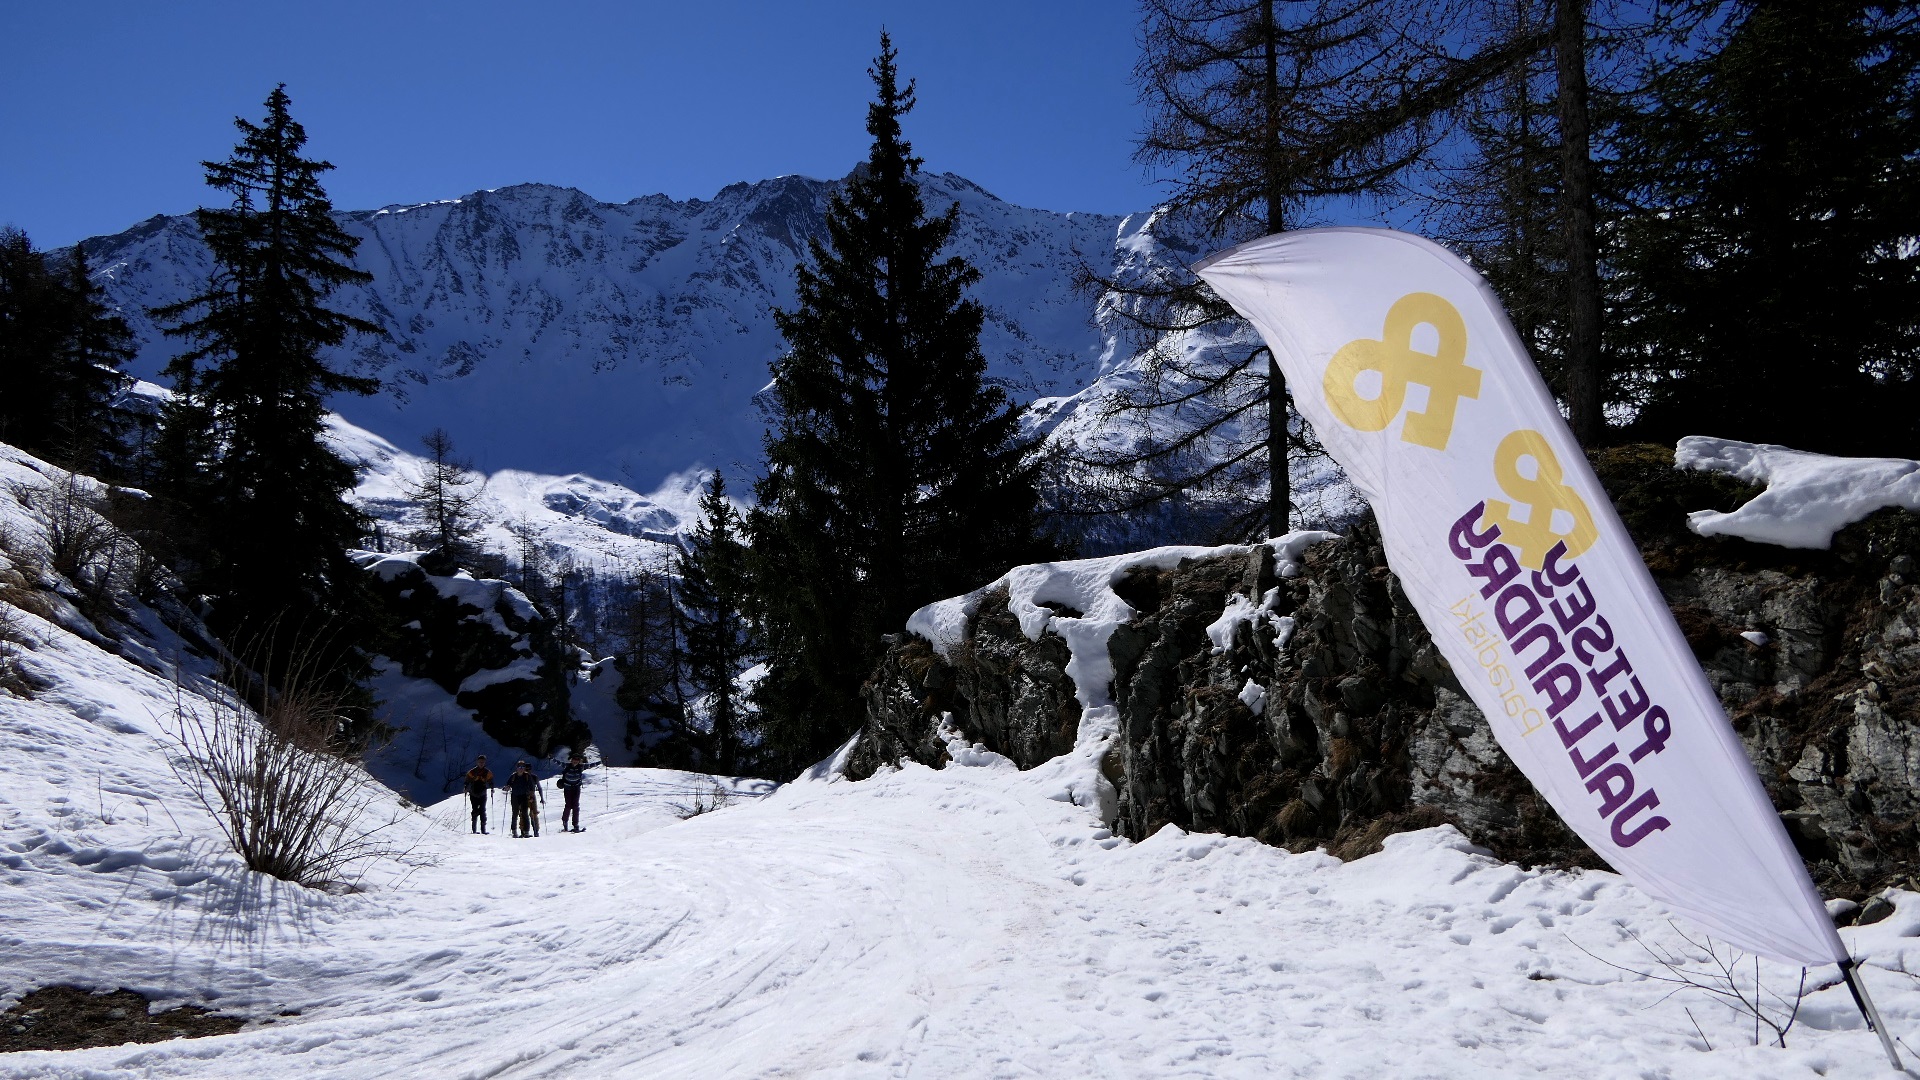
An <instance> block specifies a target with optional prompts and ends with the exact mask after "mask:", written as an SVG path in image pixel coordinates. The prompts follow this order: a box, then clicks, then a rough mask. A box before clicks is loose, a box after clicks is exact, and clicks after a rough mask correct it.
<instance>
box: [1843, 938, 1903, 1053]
mask: <svg viewBox="0 0 1920 1080" xmlns="http://www.w3.org/2000/svg"><path fill="white" fill-rule="evenodd" d="M1840 975H1841V977H1842V978H1844V979H1846V980H1847V989H1848V990H1851V991H1853V1003H1854V1004H1855V1005H1857V1006H1859V1007H1860V1015H1861V1016H1864V1017H1866V1018H1867V1027H1868V1029H1869V1030H1871V1031H1873V1032H1874V1033H1875V1034H1877V1035H1879V1036H1880V1045H1881V1046H1882V1047H1883V1048H1884V1049H1885V1050H1886V1051H1887V1061H1888V1062H1890V1063H1892V1065H1893V1067H1894V1068H1896V1069H1898V1068H1899V1067H1900V1055H1898V1054H1896V1053H1894V1052H1893V1036H1892V1035H1890V1034H1888V1032H1887V1025H1886V1024H1885V1023H1884V1022H1883V1021H1882V1020H1881V1019H1880V1010H1879V1009H1878V1008H1876V1007H1875V1006H1874V1004H1873V998H1872V997H1871V996H1869V995H1868V994H1867V984H1866V983H1864V982H1862V981H1861V980H1860V974H1859V971H1858V965H1857V964H1856V962H1855V961H1854V959H1853V958H1852V957H1848V958H1847V959H1845V960H1842V961H1840Z"/></svg>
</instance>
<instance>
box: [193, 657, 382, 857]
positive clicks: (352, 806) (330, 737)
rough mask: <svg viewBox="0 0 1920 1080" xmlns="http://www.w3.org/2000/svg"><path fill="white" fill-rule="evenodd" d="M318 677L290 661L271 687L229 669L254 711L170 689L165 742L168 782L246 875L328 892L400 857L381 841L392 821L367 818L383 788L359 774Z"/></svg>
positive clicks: (337, 699) (341, 718)
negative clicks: (169, 741) (172, 750)
mask: <svg viewBox="0 0 1920 1080" xmlns="http://www.w3.org/2000/svg"><path fill="white" fill-rule="evenodd" d="M263 652H264V650H263ZM295 655H296V656H299V657H314V656H317V655H319V650H317V649H312V648H308V649H303V650H300V651H299V652H297V653H296V654H295ZM318 674H319V673H318V672H315V671H313V670H310V665H309V664H307V663H306V662H305V661H304V660H301V661H296V662H294V663H293V664H292V670H291V672H290V673H289V674H288V675H287V676H285V677H283V678H282V679H280V680H279V686H278V687H277V688H272V689H269V688H266V687H265V686H264V684H263V683H262V681H261V680H260V679H259V678H258V677H257V676H255V675H253V674H252V673H251V672H250V671H247V670H245V669H244V668H240V667H238V666H236V667H235V668H234V669H233V670H231V671H230V672H229V675H230V678H229V680H228V681H229V682H231V683H233V684H234V685H236V686H240V687H243V688H247V689H249V691H250V694H251V695H252V696H254V697H255V699H256V700H257V701H259V702H260V707H259V708H258V709H257V710H254V709H249V708H247V707H246V706H244V705H243V704H241V703H240V702H239V700H237V699H235V698H233V697H230V696H227V695H222V696H221V698H220V699H219V700H192V701H190V700H189V696H188V695H187V694H185V693H184V692H183V691H180V690H178V689H177V688H176V693H175V706H174V713H173V723H172V724H171V726H170V729H169V734H171V735H172V736H173V738H174V741H175V742H177V743H178V744H179V746H180V748H181V749H182V750H183V751H184V752H185V753H184V756H183V757H180V758H175V759H173V762H172V764H173V767H174V772H175V775H177V776H179V777H180V779H181V780H182V781H183V782H184V783H185V784H186V785H187V787H188V788H189V789H190V790H192V791H193V793H194V796H195V797H196V798H197V799H198V800H199V802H200V805H201V806H202V807H204V808H205V809H206V811H207V812H208V813H209V814H211V815H212V816H213V818H214V820H215V821H216V822H217V823H218V824H219V826H220V830H221V832H222V833H224V834H225V835H226V838H227V842H228V843H229V844H231V845H232V847H233V850H234V851H235V852H236V853H237V854H239V856H240V857H241V858H242V859H243V860H245V861H246V864H247V866H248V867H250V868H252V869H254V870H258V871H260V872H261V873H264V874H272V875H273V876H274V877H277V878H281V879H283V880H286V881H292V882H297V883H298V884H301V885H306V886H309V887H312V888H336V887H342V886H348V885H350V884H352V883H351V882H349V881H348V877H347V871H348V870H349V869H350V868H352V867H356V866H360V865H362V864H364V863H366V862H368V861H370V860H373V859H377V858H381V857H384V856H397V855H400V854H403V852H402V851H401V850H400V849H398V848H396V847H395V846H394V845H393V844H392V843H390V842H389V839H388V837H389V832H390V830H391V828H392V827H393V826H394V825H395V824H397V823H398V821H399V814H398V812H397V811H395V812H393V813H390V814H387V815H385V816H381V815H378V814H376V813H374V806H375V804H376V803H378V802H380V801H383V798H382V796H383V789H381V788H380V787H379V785H378V784H377V783H376V782H375V781H374V780H373V778H372V777H370V776H368V775H367V773H366V771H365V770H364V769H362V768H360V766H359V763H358V760H359V752H360V751H361V750H362V749H364V747H362V746H358V745H354V744H353V743H352V742H350V741H349V740H348V739H347V738H346V736H345V735H344V734H343V733H344V732H345V731H347V730H348V729H349V727H350V726H351V725H350V724H349V722H348V717H349V710H348V709H347V708H346V707H345V702H344V700H343V697H342V695H341V694H339V693H336V692H333V691H329V690H325V689H322V688H321V687H322V686H323V681H322V680H321V679H319V678H318V677H317V676H318ZM355 880H357V879H355Z"/></svg>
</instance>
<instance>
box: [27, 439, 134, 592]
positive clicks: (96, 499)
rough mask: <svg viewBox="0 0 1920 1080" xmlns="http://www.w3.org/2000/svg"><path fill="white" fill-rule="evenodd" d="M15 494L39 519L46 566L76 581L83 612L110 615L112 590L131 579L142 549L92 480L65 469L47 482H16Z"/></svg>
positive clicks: (75, 584) (74, 582)
mask: <svg viewBox="0 0 1920 1080" xmlns="http://www.w3.org/2000/svg"><path fill="white" fill-rule="evenodd" d="M12 493H13V497H14V498H15V499H16V500H18V501H19V503H20V505H21V506H22V507H24V508H26V510H27V511H28V512H29V513H31V514H32V515H33V516H34V518H35V519H37V520H38V521H39V523H40V526H41V534H42V540H43V542H44V543H45V545H46V549H45V558H46V562H45V567H46V569H48V570H51V571H52V572H53V573H55V574H57V575H58V576H60V577H61V578H64V579H66V581H67V582H69V583H70V584H71V585H72V586H73V588H74V590H75V597H76V599H77V600H78V601H79V606H80V607H81V610H82V613H83V614H86V615H87V616H88V617H89V618H93V617H95V616H97V615H101V614H111V613H112V597H113V592H114V590H115V589H116V588H119V587H121V586H122V585H124V584H126V582H125V581H124V580H123V579H126V578H127V577H128V576H129V574H130V573H131V572H132V571H133V569H134V568H135V566H136V565H137V563H138V562H139V550H140V549H139V545H137V544H135V543H133V542H132V541H131V540H129V539H128V538H127V537H126V535H125V534H124V533H122V532H121V531H120V530H119V529H118V528H116V527H114V525H113V523H112V522H110V521H108V520H107V518H106V516H105V514H104V510H105V509H106V501H105V499H104V498H102V497H101V496H100V495H99V494H98V493H96V492H95V491H94V484H93V482H92V481H90V480H88V479H87V478H86V477H84V476H81V475H80V474H78V473H71V472H62V473H60V474H59V475H58V476H56V477H55V478H53V479H51V480H48V481H45V482H42V483H23V482H19V481H16V482H15V483H14V484H13V486H12Z"/></svg>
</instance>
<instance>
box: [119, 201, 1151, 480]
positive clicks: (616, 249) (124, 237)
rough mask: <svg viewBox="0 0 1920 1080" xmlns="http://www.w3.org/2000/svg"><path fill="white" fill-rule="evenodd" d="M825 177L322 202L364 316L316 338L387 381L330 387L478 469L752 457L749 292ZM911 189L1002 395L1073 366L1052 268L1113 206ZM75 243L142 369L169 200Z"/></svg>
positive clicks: (345, 294)
mask: <svg viewBox="0 0 1920 1080" xmlns="http://www.w3.org/2000/svg"><path fill="white" fill-rule="evenodd" d="M837 186H838V182H834V181H819V180H811V179H808V178H805V177H800V176H785V177H780V178H778V179H774V180H766V181H762V182H760V183H756V184H735V185H732V186H730V187H727V188H726V189H724V190H722V191H721V192H719V193H718V194H717V195H715V196H714V197H713V198H712V199H709V200H700V199H692V200H687V201H684V202H676V201H674V200H671V199H668V198H666V197H665V196H660V195H655V196H649V197H647V198H642V199H635V200H633V201H631V202H627V203H617V204H616V203H602V202H598V201H595V200H593V199H591V198H588V197H587V196H586V195H583V194H581V193H580V192H578V191H574V190H571V189H566V188H556V187H549V186H546V185H540V184H524V185H519V186H515V187H508V188H501V189H498V190H492V191H477V192H474V193H472V194H469V195H466V196H463V197H461V198H457V199H447V200H443V201H440V202H435V203H428V204H424V205H420V206H392V207H387V208H385V209H382V210H376V211H361V212H353V213H347V214H343V215H342V221H343V224H344V225H345V226H346V228H347V229H348V231H350V232H351V233H353V234H354V235H356V236H358V237H360V238H361V239H362V240H363V243H362V244H361V247H360V250H359V254H358V257H357V259H358V263H359V265H360V266H361V268H363V269H365V270H367V271H369V272H370V273H372V274H373V276H374V280H373V282H372V283H371V284H370V285H368V286H366V287H364V288H354V289H349V290H343V291H342V292H341V293H340V294H338V295H337V297H336V303H337V305H338V306H339V307H341V308H343V309H345V310H347V311H350V312H352V313H354V314H356V315H359V316H361V317H364V318H367V319H369V320H371V321H373V322H375V323H377V324H378V325H380V326H381V327H383V328H384V329H385V331H386V337H385V338H383V339H371V338H361V339H359V340H357V341H354V342H350V343H349V344H348V345H347V346H345V347H344V348H343V349H342V350H341V351H340V353H338V354H337V355H336V356H335V357H334V360H335V362H336V363H341V364H344V365H347V366H351V367H353V368H354V369H355V370H357V371H360V372H363V373H366V374H372V375H377V376H378V377H380V378H381V380H382V381H383V382H384V383H385V385H386V386H387V388H388V389H387V392H386V393H384V394H382V395H380V396H378V397H375V398H368V399H358V400H347V399H341V400H337V401H335V402H334V406H335V407H336V408H338V409H340V410H341V412H342V413H343V414H344V415H345V417H346V418H347V419H348V420H350V421H352V422H353V423H355V424H357V425H359V426H362V427H365V428H367V429H368V430H371V431H373V432H375V433H378V434H379V435H381V436H383V437H385V438H387V439H389V440H391V441H392V442H394V443H396V444H398V445H400V446H402V447H406V448H409V449H411V448H412V447H414V446H416V445H417V442H418V438H419V436H420V435H421V434H424V433H425V432H426V431H428V430H429V429H431V428H433V427H436V426H439V427H444V428H446V429H447V430H448V431H449V432H451V433H452V434H453V436H454V438H455V440H456V441H457V442H459V443H460V444H461V446H463V447H464V448H465V449H466V450H467V451H468V452H470V453H471V454H473V455H474V456H475V457H476V458H478V461H479V464H480V466H481V467H482V468H484V469H486V470H487V471H489V472H492V471H497V470H500V469H508V468H511V469H523V470H528V471H532V472H539V473H546V474H557V475H565V474H569V473H573V472H584V473H588V474H591V475H593V476H597V477H601V478H604V479H611V480H619V481H623V482H625V483H626V484H628V485H629V486H631V487H635V488H637V489H639V490H642V491H651V490H653V489H655V488H656V487H659V486H660V485H662V484H663V483H666V482H668V480H669V478H671V477H672V476H674V475H675V474H677V473H682V472H685V471H687V470H690V469H693V468H695V467H698V466H704V467H707V468H722V469H727V470H729V471H730V472H733V473H734V474H735V476H736V479H738V477H739V476H740V475H743V474H746V473H750V472H752V471H753V470H754V468H755V467H756V463H757V462H758V460H759V457H760V434H761V429H762V426H763V425H762V420H761V417H760V414H759V412H758V410H757V408H756V406H755V404H754V396H755V394H756V393H757V392H758V391H759V390H760V389H761V388H762V387H763V386H764V385H765V384H766V382H767V378H768V372H767V365H768V363H769V362H770V361H771V360H772V359H773V358H774V357H775V356H776V355H778V352H779V349H780V344H779V339H778V335H777V333H776V331H775V330H774V326H773V320H772V311H773V310H774V309H775V308H777V307H781V306H785V305H790V304H791V303H792V301H793V295H794V294H793V274H794V268H795V266H796V265H797V264H798V262H799V260H800V259H801V258H802V257H803V256H804V253H805V251H806V240H807V238H809V237H814V236H820V235H823V233H824V225H823V221H824V218H823V215H824V211H825V207H826V200H827V197H828V194H829V193H830V192H832V191H833V190H835V189H836V188H837ZM926 198H927V204H928V207H929V209H930V210H931V211H933V212H940V211H943V210H944V209H945V208H946V207H947V206H949V205H952V204H954V203H958V204H959V206H960V209H961V216H960V220H959V225H958V227H957V229H956V232H955V239H954V242H953V244H952V247H951V250H952V251H953V252H955V253H957V254H960V255H963V256H965V257H967V258H968V259H970V260H971V261H972V262H973V263H974V265H976V266H978V267H979V268H980V269H981V271H982V273H983V279H982V281H981V283H980V285H979V286H978V287H977V288H976V290H975V295H976V296H977V297H978V298H979V299H980V300H981V301H982V302H984V303H985V304H986V305H987V306H988V308H989V312H990V314H989V318H988V325H987V328H986V332H985V334H984V336H983V341H982V345H983V348H984V349H985V351H986V354H987V357H988V359H989V362H990V364H991V375H992V377H994V378H995V379H997V380H999V381H1001V382H1002V383H1004V384H1005V385H1006V386H1007V387H1008V388H1009V389H1010V391H1011V392H1012V393H1013V395H1014V396H1015V398H1016V399H1018V400H1021V401H1026V400H1031V399H1032V398H1034V397H1036V396H1040V395H1048V394H1061V393H1069V392H1072V391H1073V390H1075V389H1077V388H1079V387H1080V386H1083V385H1085V384H1086V383H1087V382H1088V381H1089V380H1091V379H1092V378H1093V377H1094V376H1095V375H1096V374H1097V371H1098V367H1099V361H1100V357H1101V354H1102V352H1103V350H1104V348H1105V344H1106V343H1105V340H1104V338H1103V337H1102V335H1101V334H1100V332H1099V331H1098V330H1097V329H1096V328H1095V327H1094V326H1093V325H1092V322H1091V320H1090V318H1089V316H1090V314H1091V310H1092V309H1091V304H1090V303H1089V301H1088V299H1087V298H1086V297H1084V296H1082V295H1079V294H1078V293H1076V292H1075V291H1074V289H1073V287H1072V278H1073V275H1074V272H1075V271H1076V269H1077V268H1078V267H1080V266H1081V265H1082V264H1083V263H1084V264H1086V265H1089V266H1091V267H1093V268H1095V269H1096V270H1104V269H1106V268H1107V266H1109V265H1110V263H1111V260H1112V258H1113V249H1114V243H1115V236H1116V234H1117V233H1116V230H1117V227H1118V224H1119V219H1116V218H1111V217H1104V216H1101V215H1089V214H1070V213H1052V212H1049V211H1043V210H1031V209H1027V208H1023V207H1017V206H1013V205H1011V204H1008V203H1005V202H1002V201H1001V200H999V199H997V198H995V197H994V196H992V195H990V194H988V193H987V192H985V191H983V190H981V189H980V188H979V187H977V186H975V185H973V184H972V183H970V182H968V181H966V180H963V179H961V178H960V177H957V176H952V175H944V174H943V175H929V176H928V177H927V178H926ZM87 245H88V253H89V255H90V256H92V258H93V263H94V266H95V267H96V268H97V269H98V271H99V273H100V276H101V278H102V280H103V283H104V284H105V286H106V290H107V293H108V296H109V297H110V299H111V301H112V302H113V303H114V304H115V305H116V306H117V307H118V308H119V310H120V312H121V313H122V314H123V315H124V316H125V317H126V318H127V319H128V321H129V323H130V324H131V325H132V327H133V329H134V331H135V334H136V335H137V337H138V339H139V341H140V344H141V354H140V357H139V359H138V361H137V362H136V364H135V365H134V371H135V373H136V374H138V375H139V376H141V377H142V378H147V379H154V378H156V377H157V376H158V372H159V371H160V369H161V368H162V367H163V366H164V365H165V363H166V360H167V358H168V357H170V356H171V355H172V354H173V353H174V352H176V351H178V344H177V343H175V342H172V341H168V340H164V339H162V338H161V337H160V336H159V334H158V331H157V328H156V327H155V326H154V324H153V321H152V320H151V319H150V318H149V317H148V316H147V315H146V313H145V312H146V309H147V308H149V307H151V306H155V305H159V304H164V303H169V302H172V301H176V300H180V299H183V298H185V297H188V296H191V295H193V294H194V292H195V291H197V290H198V289H200V288H202V287H204V283H205V281H206V280H207V275H208V269H209V264H208V257H207V254H206V250H205V248H204V247H203V246H202V245H201V244H200V242H199V240H198V233H197V230H196V227H195V226H194V224H193V221H192V219H191V218H190V217H185V216H180V217H155V218H152V219H150V220H148V221H146V222H143V223H142V224H140V225H138V226H136V227H134V228H132V229H129V230H127V231H126V232H123V233H119V234H116V235H114V236H108V237H101V238H96V239H93V240H89V241H87Z"/></svg>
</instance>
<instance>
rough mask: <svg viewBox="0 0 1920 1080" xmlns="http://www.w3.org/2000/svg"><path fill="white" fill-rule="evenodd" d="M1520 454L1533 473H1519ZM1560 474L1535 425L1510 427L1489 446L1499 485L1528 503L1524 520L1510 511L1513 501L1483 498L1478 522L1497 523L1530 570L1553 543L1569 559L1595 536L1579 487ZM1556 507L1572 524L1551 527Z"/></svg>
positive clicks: (1540, 562)
mask: <svg viewBox="0 0 1920 1080" xmlns="http://www.w3.org/2000/svg"><path fill="white" fill-rule="evenodd" d="M1521 458H1532V459H1533V476H1532V477H1526V476H1522V475H1521V474H1520V459H1521ZM1565 475H1566V473H1565V471H1564V470H1562V469H1561V468H1560V459H1559V458H1558V457H1556V456H1554V453H1553V448H1552V447H1550V446H1548V445H1547V437H1546V436H1545V435H1542V434H1540V433H1539V432H1537V431H1529V430H1526V429H1522V430H1520V431H1514V432H1510V433H1508V435H1507V437H1506V438H1504V439H1501V440H1500V446H1499V448H1498V449H1496V450H1495V451H1494V452H1493V476H1494V479H1495V480H1498V481H1499V482H1500V490H1501V491H1504V492H1506V493H1507V497H1508V498H1510V499H1513V500H1514V501H1515V502H1522V503H1525V504H1527V507H1528V511H1527V520H1525V521H1520V520H1517V519H1516V518H1515V517H1514V516H1513V506H1512V504H1510V503H1506V502H1502V501H1500V500H1499V499H1488V500H1487V511H1486V516H1485V517H1484V518H1483V519H1482V522H1483V523H1484V524H1486V525H1498V526H1500V539H1502V540H1504V541H1506V542H1507V543H1508V544H1510V545H1511V546H1512V547H1514V548H1515V549H1516V550H1517V551H1518V552H1519V558H1520V565H1522V566H1524V567H1526V568H1527V569H1529V570H1538V569H1540V568H1541V567H1542V566H1543V565H1544V564H1545V563H1546V559H1547V552H1549V551H1552V550H1553V546H1554V545H1555V544H1558V543H1562V542H1564V543H1565V544H1566V545H1567V553H1566V555H1565V558H1568V559H1574V558H1578V557H1579V556H1580V554H1581V553H1582V552H1584V551H1586V550H1587V549H1588V548H1590V547H1592V546H1593V542H1594V541H1595V540H1597V539H1599V536H1600V530H1599V529H1597V528H1596V527H1595V526H1594V524H1593V511H1592V510H1589V509H1588V508H1587V504H1586V501H1585V500H1584V499H1582V498H1580V493H1579V492H1577V491H1575V490H1573V489H1572V488H1571V487H1568V486H1567V485H1566V484H1564V483H1562V482H1561V481H1562V478H1563V477H1564V476H1565ZM1555 510H1564V511H1566V513H1567V516H1568V517H1569V518H1570V519H1571V520H1572V522H1573V527H1572V528H1571V529H1569V530H1567V531H1566V532H1560V531H1558V530H1556V529H1555V528H1554V527H1553V512H1554V511H1555Z"/></svg>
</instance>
